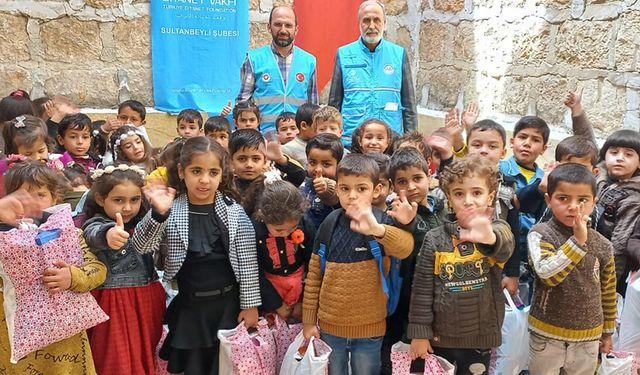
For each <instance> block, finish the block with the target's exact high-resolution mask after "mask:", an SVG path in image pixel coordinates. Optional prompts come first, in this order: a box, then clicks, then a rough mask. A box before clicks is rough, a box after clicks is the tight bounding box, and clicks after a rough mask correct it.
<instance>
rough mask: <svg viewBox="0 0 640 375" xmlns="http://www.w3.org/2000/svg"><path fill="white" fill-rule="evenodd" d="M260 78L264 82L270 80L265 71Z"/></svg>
mask: <svg viewBox="0 0 640 375" xmlns="http://www.w3.org/2000/svg"><path fill="white" fill-rule="evenodd" d="M262 80H263V81H265V82H269V80H271V76H270V75H269V73H265V74H263V75H262Z"/></svg>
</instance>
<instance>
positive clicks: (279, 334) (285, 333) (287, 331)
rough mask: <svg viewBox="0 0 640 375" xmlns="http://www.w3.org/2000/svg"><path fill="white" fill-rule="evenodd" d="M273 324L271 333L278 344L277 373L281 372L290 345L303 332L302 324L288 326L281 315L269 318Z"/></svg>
mask: <svg viewBox="0 0 640 375" xmlns="http://www.w3.org/2000/svg"><path fill="white" fill-rule="evenodd" d="M267 319H268V320H269V322H270V323H271V322H273V323H272V324H271V333H272V334H273V338H274V340H275V343H276V373H279V372H280V367H281V366H282V359H283V358H284V355H285V354H286V353H287V350H288V349H289V345H291V343H292V342H293V340H294V339H295V338H296V336H298V333H300V332H301V331H302V323H297V324H287V322H285V321H284V320H282V318H280V316H279V315H277V314H273V315H270V316H269V317H267Z"/></svg>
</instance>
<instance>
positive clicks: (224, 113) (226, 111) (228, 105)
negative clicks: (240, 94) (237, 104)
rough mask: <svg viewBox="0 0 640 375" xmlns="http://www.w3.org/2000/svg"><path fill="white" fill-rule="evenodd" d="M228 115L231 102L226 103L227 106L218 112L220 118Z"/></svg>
mask: <svg viewBox="0 0 640 375" xmlns="http://www.w3.org/2000/svg"><path fill="white" fill-rule="evenodd" d="M229 113H231V100H229V101H227V105H225V106H224V107H222V111H220V116H222V117H227V115H228V114H229Z"/></svg>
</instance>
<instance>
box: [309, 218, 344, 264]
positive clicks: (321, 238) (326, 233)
mask: <svg viewBox="0 0 640 375" xmlns="http://www.w3.org/2000/svg"><path fill="white" fill-rule="evenodd" d="M343 212H344V210H343V209H342V208H339V209H336V210H333V211H331V213H330V214H329V215H328V216H327V217H326V218H325V219H324V221H323V222H322V224H320V227H319V228H318V231H317V232H316V241H317V242H318V256H319V257H320V275H321V276H324V270H325V268H326V266H327V250H328V249H329V245H330V243H331V235H332V234H333V229H334V228H335V227H336V224H337V223H338V218H339V217H340V215H341V214H342V213H343Z"/></svg>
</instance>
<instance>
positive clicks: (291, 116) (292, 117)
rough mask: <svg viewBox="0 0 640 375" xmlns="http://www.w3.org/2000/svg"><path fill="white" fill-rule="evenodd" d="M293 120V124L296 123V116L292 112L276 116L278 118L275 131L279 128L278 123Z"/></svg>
mask: <svg viewBox="0 0 640 375" xmlns="http://www.w3.org/2000/svg"><path fill="white" fill-rule="evenodd" d="M290 120H293V121H294V122H295V121H296V114H295V113H293V112H282V113H281V114H279V115H278V117H277V118H276V131H277V130H278V127H279V126H280V123H282V122H283V121H290Z"/></svg>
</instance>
